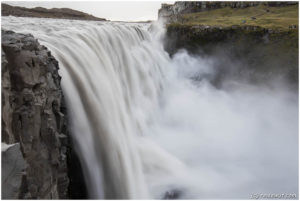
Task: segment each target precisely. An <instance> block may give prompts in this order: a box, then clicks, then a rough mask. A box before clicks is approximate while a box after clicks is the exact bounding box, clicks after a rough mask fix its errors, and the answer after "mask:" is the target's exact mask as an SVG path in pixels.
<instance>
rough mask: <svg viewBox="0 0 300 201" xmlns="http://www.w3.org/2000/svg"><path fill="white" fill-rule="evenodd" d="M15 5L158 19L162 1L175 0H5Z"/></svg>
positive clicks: (109, 16)
mask: <svg viewBox="0 0 300 201" xmlns="http://www.w3.org/2000/svg"><path fill="white" fill-rule="evenodd" d="M3 3H7V4H10V5H13V6H22V7H28V8H33V7H37V6H40V7H44V8H71V9H75V10H79V11H82V12H85V13H88V14H92V15H94V16H96V17H101V18H106V19H107V20H113V21H145V20H157V13H158V9H160V7H161V4H162V3H174V1H4V2H3Z"/></svg>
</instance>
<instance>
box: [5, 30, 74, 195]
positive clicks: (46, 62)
mask: <svg viewBox="0 0 300 201" xmlns="http://www.w3.org/2000/svg"><path fill="white" fill-rule="evenodd" d="M60 79H61V78H60V76H59V74H58V63H57V61H56V60H55V58H54V57H53V56H52V55H51V53H50V52H49V50H47V48H46V47H44V46H41V45H40V44H39V43H38V41H37V40H36V39H35V38H34V37H33V36H32V35H29V34H18V33H14V32H12V31H5V30H2V94H1V95H2V142H5V143H7V144H12V143H19V148H20V150H21V153H17V152H16V151H15V152H14V153H15V154H16V155H15V157H18V160H21V157H23V159H24V162H25V163H26V164H27V166H26V168H25V169H24V175H23V177H22V183H21V184H20V182H19V181H18V185H15V186H14V189H13V190H11V189H12V188H9V187H7V188H4V189H2V198H4V196H7V197H5V198H8V199H63V198H67V197H68V186H69V178H68V166H67V151H68V149H69V148H68V146H69V138H68V131H67V129H66V126H65V125H66V114H65V110H63V109H62V103H63V94H62V89H61V86H60ZM2 157H3V154H2ZM4 163H5V164H4ZM2 164H4V165H8V163H6V162H3V161H2ZM20 166H21V165H20ZM22 167H23V166H22ZM19 184H20V185H19ZM12 191H13V192H15V193H11V192H12ZM16 196H17V197H16Z"/></svg>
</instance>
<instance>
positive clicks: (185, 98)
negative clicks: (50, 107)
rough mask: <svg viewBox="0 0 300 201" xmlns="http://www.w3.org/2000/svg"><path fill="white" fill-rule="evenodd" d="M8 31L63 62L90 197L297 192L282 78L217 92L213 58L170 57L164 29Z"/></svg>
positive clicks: (6, 21)
mask: <svg viewBox="0 0 300 201" xmlns="http://www.w3.org/2000/svg"><path fill="white" fill-rule="evenodd" d="M2 27H3V28H5V29H10V30H13V31H16V32H22V33H31V34H33V35H34V36H35V37H37V38H38V39H39V40H40V42H41V43H42V44H44V45H45V46H47V47H48V48H49V49H50V50H51V52H52V54H53V55H54V56H55V58H56V59H57V60H58V61H59V65H60V74H61V75H62V78H63V79H62V87H63V91H64V94H65V96H66V99H67V106H68V112H69V116H70V117H71V129H72V135H74V138H75V143H76V149H77V151H78V153H79V154H80V160H81V162H82V164H83V165H84V170H85V171H84V176H85V179H86V182H87V186H88V190H89V197H90V198H123V199H126V198H131V199H138V198H139V199H147V198H148V199H151V198H156V199H157V198H163V197H164V195H165V193H166V192H167V191H168V192H169V193H171V194H172V191H173V190H177V191H180V196H181V197H180V198H186V199H225V198H226V199H228V198H229V199H250V198H251V197H250V196H251V195H252V194H256V193H280V194H282V193H296V192H297V190H298V136H297V135H298V99H297V94H296V93H294V92H291V91H288V90H287V89H286V88H285V87H284V85H283V84H281V83H277V85H274V86H275V87H273V88H268V87H261V86H254V85H250V84H245V83H244V84H242V83H235V82H228V85H229V84H230V87H228V88H226V89H225V88H224V89H216V88H215V87H214V86H212V85H211V84H210V83H209V81H208V79H207V78H209V77H211V76H213V75H214V73H215V72H214V71H215V69H214V68H213V62H214V60H213V59H203V58H201V57H192V56H190V55H188V54H187V53H186V52H184V51H182V52H179V53H177V54H176V55H175V56H174V57H173V58H172V59H171V58H170V57H169V56H168V54H167V53H166V52H165V51H164V50H163V47H162V41H161V39H162V36H163V30H162V29H161V28H160V27H159V26H158V25H155V26H153V27H154V28H153V27H152V29H150V30H151V31H148V28H149V25H148V24H129V23H101V22H83V21H71V20H51V19H48V20H46V19H29V18H15V17H2ZM224 65H228V64H224ZM194 75H198V76H200V77H201V78H203V79H202V80H201V81H198V82H194V81H192V80H191V79H190V78H191V77H192V76H194Z"/></svg>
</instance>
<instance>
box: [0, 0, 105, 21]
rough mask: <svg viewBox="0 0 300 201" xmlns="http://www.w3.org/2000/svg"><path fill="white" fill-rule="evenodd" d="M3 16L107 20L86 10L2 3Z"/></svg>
mask: <svg viewBox="0 0 300 201" xmlns="http://www.w3.org/2000/svg"><path fill="white" fill-rule="evenodd" d="M1 11H2V16H9V15H12V16H16V17H40V18H56V19H72V20H92V21H106V19H104V18H98V17H95V16H93V15H89V14H87V13H84V12H80V11H77V10H72V9H69V8H51V9H47V8H42V7H36V8H24V7H19V6H10V5H8V4H4V3H2V8H1Z"/></svg>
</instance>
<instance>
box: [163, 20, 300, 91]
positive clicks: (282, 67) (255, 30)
mask: <svg viewBox="0 0 300 201" xmlns="http://www.w3.org/2000/svg"><path fill="white" fill-rule="evenodd" d="M164 46H165V49H166V50H167V51H168V52H169V53H170V55H173V54H175V53H176V52H177V51H178V50H179V49H186V50H187V51H188V52H189V53H190V54H194V55H198V56H199V55H200V56H202V57H210V58H211V57H214V58H215V59H214V61H219V62H215V65H216V66H215V67H216V68H217V69H219V70H218V73H219V74H218V75H216V80H215V82H217V83H218V82H219V81H220V80H221V79H223V78H224V77H226V76H230V77H234V78H240V79H243V80H247V79H250V80H252V82H256V83H257V82H260V81H263V82H267V80H271V79H273V78H274V77H278V79H283V80H285V81H286V82H287V83H288V84H291V86H292V87H293V88H297V87H298V31H297V30H287V31H278V30H272V29H267V28H262V27H256V26H231V27H225V28H224V27H218V26H204V25H195V26H185V25H176V24H174V25H169V26H168V27H167V34H166V39H165V44H164ZM231 67H235V68H232V69H229V68H231ZM222 77H223V78H222Z"/></svg>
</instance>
